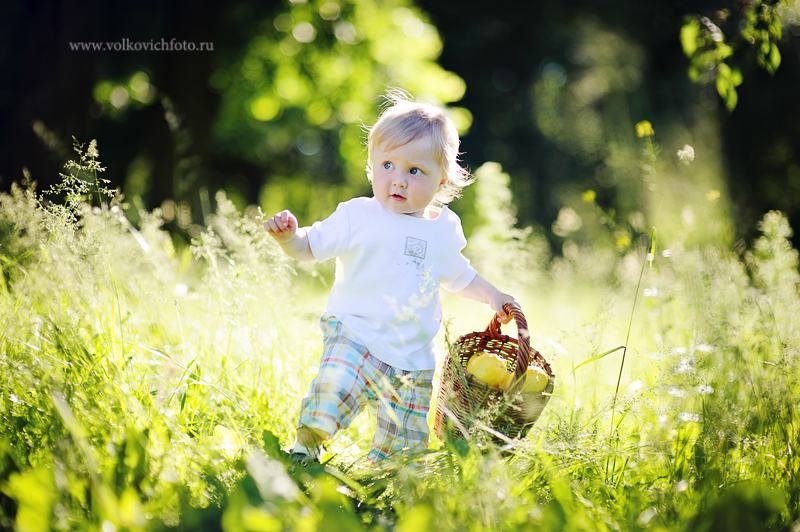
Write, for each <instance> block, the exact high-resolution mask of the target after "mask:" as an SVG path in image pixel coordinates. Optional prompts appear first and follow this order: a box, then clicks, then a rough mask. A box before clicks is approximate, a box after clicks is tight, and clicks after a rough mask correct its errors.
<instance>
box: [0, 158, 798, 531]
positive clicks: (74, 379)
mask: <svg viewBox="0 0 800 532" xmlns="http://www.w3.org/2000/svg"><path fill="white" fill-rule="evenodd" d="M97 167H99V163H97V152H96V149H94V150H93V151H91V153H90V152H88V151H83V150H81V151H80V152H79V157H78V161H76V163H75V165H74V166H73V167H72V168H71V171H70V174H69V176H70V178H69V179H66V180H65V184H66V185H65V187H66V188H62V189H61V190H60V191H59V193H60V194H61V195H62V196H64V195H65V196H66V198H67V201H66V203H63V200H61V199H59V197H56V196H53V195H41V196H39V195H37V194H36V193H35V191H34V189H33V187H32V186H30V185H28V186H14V187H13V189H12V192H11V193H10V194H3V195H0V264H2V278H1V279H2V281H0V321H2V324H1V325H2V328H1V329H0V375H1V376H2V381H1V382H2V385H0V386H1V388H0V389H1V390H2V392H1V393H2V402H1V403H0V404H1V405H2V406H1V407H0V408H1V410H0V432H1V433H2V436H0V527H2V528H3V529H16V530H102V531H103V532H109V531H112V530H162V529H164V530H166V529H178V530H226V531H245V530H248V531H268V530H324V531H328V530H355V529H361V528H363V529H367V530H398V531H407V530H414V531H417V532H419V531H424V530H437V531H445V530H471V531H481V530H487V531H488V530H492V531H494V530H545V531H550V530H553V531H555V530H598V531H601V530H602V531H606V530H640V529H649V530H796V529H797V527H798V526H799V525H798V518H800V485H798V476H799V475H800V461H799V460H798V458H797V448H798V446H800V441H798V440H800V436H798V432H799V431H798V426H799V425H798V423H800V420H799V419H798V413H797V406H798V398H799V397H800V394H798V392H797V389H798V387H797V375H798V374H800V368H798V362H797V358H798V356H797V355H798V352H799V351H800V331H799V330H798V327H800V297H798V286H799V285H800V278H799V277H798V272H797V267H798V257H797V252H796V251H795V250H793V249H792V248H791V245H790V244H789V241H788V237H789V236H790V234H791V233H790V231H791V229H790V228H789V226H788V223H787V222H786V219H785V218H784V217H782V216H781V214H780V213H775V212H773V213H769V214H767V216H766V217H765V218H764V221H763V222H762V224H761V226H760V230H761V231H762V236H761V237H760V238H759V239H758V240H757V241H755V242H754V243H753V245H752V247H751V249H749V250H746V251H745V252H744V253H737V252H735V251H734V250H731V249H724V248H720V247H715V246H708V247H697V246H691V245H689V244H682V242H681V241H673V242H668V243H666V245H667V246H668V248H667V249H666V250H662V251H661V252H660V253H659V254H658V256H657V257H656V260H655V261H654V262H653V266H652V269H650V268H648V269H647V270H645V272H644V276H643V281H642V286H643V287H644V289H643V290H642V293H640V294H637V293H636V282H637V276H636V275H635V274H634V275H631V274H630V271H631V268H633V270H634V271H635V272H636V273H638V266H639V265H641V264H642V261H644V260H645V255H646V251H648V250H649V249H648V248H647V243H646V242H645V241H642V242H640V243H639V244H638V245H637V244H636V243H634V245H632V246H631V247H630V249H629V250H626V251H624V252H619V251H615V250H592V249H588V248H577V249H572V250H571V251H570V252H569V253H565V254H564V256H563V257H558V258H553V259H550V258H549V254H548V253H547V251H546V250H545V249H544V247H543V245H542V244H541V242H542V241H541V239H538V238H537V237H536V236H535V233H531V232H530V231H529V232H520V233H514V234H513V235H511V236H510V237H508V238H505V237H503V230H502V228H500V229H498V227H492V226H490V225H489V224H491V223H492V222H490V221H489V220H492V219H500V220H501V221H502V223H504V224H505V226H504V227H506V228H511V227H512V226H513V221H509V220H512V219H513V212H510V211H509V209H510V207H509V206H510V202H508V201H507V199H508V198H505V196H504V194H506V192H504V189H503V186H504V185H503V179H502V173H501V170H500V169H499V167H487V168H485V169H484V170H482V172H484V173H486V174H487V175H490V177H491V176H494V177H495V182H496V183H495V184H496V185H497V186H495V187H493V188H491V187H489V188H487V190H486V191H485V193H486V194H490V193H491V191H492V190H495V191H497V194H498V196H497V197H496V198H494V200H493V199H492V198H486V203H484V207H483V208H484V209H487V211H486V212H487V213H488V214H487V215H486V216H485V220H484V222H483V225H482V226H479V228H478V229H476V231H478V233H477V235H478V236H477V238H478V240H480V242H481V250H482V251H483V252H484V254H483V257H484V260H485V258H486V257H487V256H492V253H494V252H496V256H501V255H502V257H503V262H502V263H495V264H494V265H492V264H491V262H489V263H487V264H488V268H489V270H490V273H489V274H488V275H490V276H491V277H492V280H493V281H495V282H496V283H497V284H498V285H499V286H501V287H502V288H504V289H506V290H509V291H513V293H514V294H515V295H516V296H517V297H518V299H519V300H520V301H521V303H522V306H523V309H524V310H525V312H526V315H527V316H528V318H529V320H528V321H529V323H530V325H531V332H532V338H531V341H532V344H533V345H534V346H535V347H537V349H539V350H540V351H542V353H543V354H544V355H545V356H546V357H547V358H548V360H549V361H550V362H551V364H552V365H553V367H554V370H555V372H556V374H557V376H558V380H557V387H556V390H555V395H554V397H553V398H552V400H551V402H550V404H549V406H548V408H547V409H546V410H545V413H544V415H543V416H542V418H541V419H540V420H539V421H538V423H537V425H536V426H535V427H534V429H533V430H532V431H531V433H530V434H529V435H528V437H527V438H525V439H523V440H521V441H515V442H513V443H512V444H511V445H505V446H502V447H501V446H497V445H496V444H495V443H493V441H492V438H491V437H490V436H489V435H487V434H486V433H482V432H481V431H477V433H476V434H474V435H473V436H472V437H471V438H470V439H469V440H468V441H464V442H456V443H452V442H451V443H444V442H438V441H433V442H432V444H431V449H430V451H429V452H428V453H427V454H426V455H424V456H418V457H409V458H408V459H407V460H408V462H409V463H404V462H402V461H401V462H394V463H389V464H386V465H385V467H381V468H368V467H366V466H365V465H364V462H363V457H364V455H365V453H366V450H367V447H368V443H369V439H370V436H371V434H370V430H371V426H372V420H370V419H369V417H367V416H363V417H360V418H358V419H357V421H356V423H355V424H354V425H353V426H352V427H351V428H350V429H349V430H347V431H344V433H343V434H341V435H339V436H337V438H335V439H334V440H333V441H332V442H331V444H330V445H329V447H328V455H327V456H326V457H325V459H326V460H330V462H329V463H328V464H327V465H326V466H319V467H311V468H309V469H307V470H302V469H299V468H296V467H293V466H292V465H291V463H290V461H289V460H288V459H287V456H286V455H285V453H283V452H282V451H281V448H285V447H286V446H287V445H288V443H289V441H290V439H291V437H292V435H293V434H292V433H293V424H294V421H295V419H296V414H297V408H298V405H299V398H300V396H301V395H302V394H303V393H304V392H305V390H306V389H307V386H308V383H309V381H310V380H311V378H313V375H314V373H315V371H316V368H315V365H316V364H317V360H318V356H319V354H320V350H321V341H320V338H319V330H318V328H317V318H318V315H319V314H320V313H321V311H322V307H321V301H324V291H323V289H321V288H320V286H321V284H322V283H320V282H319V279H323V281H324V279H325V278H326V276H327V275H328V274H329V272H328V270H325V269H324V268H323V269H321V270H311V271H309V270H304V269H301V270H298V271H295V270H294V269H293V268H294V265H293V264H291V263H289V262H287V260H286V259H285V258H284V256H283V254H282V253H281V252H280V249H279V248H277V246H276V245H275V244H274V243H273V242H272V240H271V239H270V238H269V237H268V236H267V235H266V234H265V232H264V231H263V229H262V228H261V222H260V219H259V216H255V217H252V218H251V217H248V216H243V215H242V214H240V213H239V212H238V211H237V210H236V209H235V207H234V206H233V205H232V204H231V203H230V202H229V201H227V200H226V198H225V197H224V195H222V194H220V195H218V196H217V198H216V205H217V207H216V211H215V213H214V215H213V216H212V217H211V218H210V219H209V223H208V227H207V228H206V229H205V230H204V231H203V232H202V234H201V235H200V236H199V237H197V238H196V239H195V240H194V241H193V242H192V244H191V246H190V247H189V248H187V249H176V248H175V247H174V246H173V244H172V240H171V238H170V236H169V234H167V233H166V232H165V231H164V230H163V229H162V227H161V225H162V221H161V217H160V213H159V212H158V210H156V211H154V212H141V213H139V215H140V218H139V219H140V224H139V226H138V227H136V228H135V227H133V226H132V225H131V224H130V223H129V222H128V220H127V218H126V215H125V209H124V205H121V204H120V202H119V200H116V201H113V198H111V196H113V193H111V191H105V192H103V191H101V181H100V180H99V179H97V174H96V168H97ZM70 179H71V180H70ZM489 179H490V178H487V180H489ZM506 182H507V181H506ZM498 183H499V185H498ZM83 187H85V188H83ZM505 190H506V191H507V188H506V189H505ZM484 196H485V195H484ZM504 198H505V199H504ZM57 205H65V206H66V207H67V208H68V209H69V210H67V211H65V210H63V209H59V208H57V207H56V206H57ZM491 209H494V210H493V211H491V212H489V211H490V210H491ZM495 211H498V212H499V211H502V212H505V214H506V215H507V216H501V217H499V218H498V217H497V216H496V214H497V213H496V212H495ZM65 213H72V215H71V216H67V215H66V214H65ZM526 242H527V243H530V244H535V245H534V246H533V247H531V246H529V245H527V244H526ZM492 246H495V247H492ZM532 250H535V251H532ZM476 262H477V261H476ZM503 264H516V265H517V266H514V267H502V265H503ZM520 264H524V265H525V268H523V269H520V268H519V265H520ZM493 267H494V268H495V269H494V270H492V268H493ZM320 272H322V273H320ZM312 274H313V275H316V277H314V276H313V275H312ZM634 297H640V298H642V299H641V300H640V303H639V305H640V307H639V308H637V311H636V316H635V317H634V322H633V328H632V333H631V338H630V341H628V342H627V345H628V352H627V357H628V359H627V360H626V362H625V365H624V368H623V371H622V372H621V376H620V357H619V355H620V354H621V353H619V352H616V353H612V354H609V355H608V356H605V357H600V358H597V360H595V361H592V362H590V363H588V364H585V365H583V366H581V367H579V368H577V369H576V371H575V372H574V374H573V377H569V378H567V376H568V375H569V374H570V372H571V371H572V369H573V368H576V367H577V366H579V365H580V364H581V363H582V362H584V361H586V360H589V359H591V358H592V357H596V356H597V355H598V354H599V353H602V352H604V351H607V350H608V349H609V348H611V347H614V346H617V345H621V344H623V343H626V342H625V334H626V332H627V325H628V320H629V318H630V303H631V302H632V300H633V298H634ZM445 313H446V314H448V315H449V316H450V317H451V319H452V328H453V330H454V331H456V332H458V333H464V332H468V331H470V330H474V329H477V328H483V327H485V326H486V324H487V323H488V321H489V318H490V317H491V316H490V314H488V311H487V309H486V308H485V307H484V306H481V305H478V304H477V303H476V304H473V303H471V302H464V301H461V300H455V299H453V298H452V297H450V296H448V297H445ZM512 330H513V327H512ZM618 382H619V383H620V384H619V395H618V396H617V397H616V399H615V389H616V387H617V383H618ZM612 420H613V425H612ZM612 429H613V430H612ZM608 464H612V465H611V467H608Z"/></svg>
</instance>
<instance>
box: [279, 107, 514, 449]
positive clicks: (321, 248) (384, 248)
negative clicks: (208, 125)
mask: <svg viewBox="0 0 800 532" xmlns="http://www.w3.org/2000/svg"><path fill="white" fill-rule="evenodd" d="M387 99H388V103H389V104H390V105H389V106H388V107H387V108H386V109H385V110H384V111H383V113H382V114H381V116H380V118H379V120H378V121H377V122H376V123H375V125H374V126H373V127H372V128H371V129H370V131H369V135H368V139H367V150H368V163H367V176H368V178H369V180H370V182H371V183H372V193H373V197H371V198H354V199H351V200H349V201H346V202H344V203H341V204H339V206H338V208H337V209H336V211H335V212H334V213H333V214H332V215H331V216H330V217H328V218H327V219H325V220H323V221H321V222H316V223H314V224H313V225H312V226H311V227H301V228H298V223H297V218H296V217H295V216H294V215H293V214H292V213H291V212H289V211H283V212H280V213H278V214H276V215H274V216H273V217H272V218H270V219H269V220H267V221H266V222H264V227H265V228H266V229H267V231H268V232H269V234H270V235H271V236H272V237H273V238H274V239H275V240H276V241H277V242H278V243H279V244H280V246H281V247H282V248H283V250H284V252H286V254H287V255H289V256H290V257H292V258H294V259H297V260H317V261H320V262H322V261H325V260H327V259H330V258H333V257H335V258H336V279H335V281H334V283H333V287H332V288H331V293H330V296H329V298H328V304H327V307H326V309H325V313H324V314H323V315H322V319H321V322H320V327H321V329H322V332H323V335H324V351H323V355H322V361H321V363H320V369H319V373H318V374H317V376H316V378H315V379H314V380H313V382H312V383H311V388H310V390H309V392H308V394H307V395H306V396H304V397H303V400H302V404H301V411H300V417H299V419H298V422H297V438H296V440H295V443H294V445H293V447H292V457H293V458H294V459H295V460H299V461H307V460H309V459H312V460H316V459H318V457H319V453H320V444H321V443H322V442H323V441H325V440H326V439H328V438H329V437H331V436H332V435H333V434H334V433H335V432H336V431H337V430H339V429H342V428H346V427H347V426H348V425H349V424H350V422H351V421H352V419H353V418H354V417H355V415H356V414H358V413H359V412H360V411H361V410H362V409H363V408H365V407H367V408H369V409H370V411H372V412H374V413H375V414H376V415H377V430H376V433H375V436H374V438H373V440H372V446H371V449H370V451H369V455H368V459H369V460H370V462H371V463H377V462H380V461H382V460H384V459H386V458H387V457H388V456H389V455H391V454H394V453H397V452H398V451H401V450H402V451H411V452H414V451H419V450H423V449H425V448H426V447H427V443H428V421H427V414H428V410H429V408H430V401H431V393H432V380H433V373H434V368H435V365H436V357H435V351H436V346H435V343H434V337H435V336H436V334H437V332H438V331H439V327H440V325H441V321H442V309H441V304H440V301H439V287H440V286H442V287H443V288H444V289H445V290H448V291H450V292H455V293H457V294H458V295H461V296H464V297H467V298H470V299H475V300H478V301H482V302H484V303H486V304H488V305H489V306H490V307H491V308H492V309H493V310H494V311H496V312H497V313H498V314H499V316H500V320H501V322H502V323H508V321H510V319H511V317H510V316H508V315H507V314H506V312H505V311H504V310H503V305H505V304H507V303H516V302H515V301H514V298H513V297H512V296H510V295H509V294H505V293H503V292H501V291H500V290H498V289H497V288H495V287H494V286H493V285H492V284H491V283H489V282H488V281H486V280H485V279H484V278H483V277H481V276H480V275H478V273H477V271H475V268H473V267H472V266H470V264H469V261H468V260H467V259H466V258H465V257H464V256H463V255H462V254H461V250H462V249H464V246H466V244H467V241H466V239H465V238H464V233H463V230H462V229H461V221H460V219H459V218H458V216H457V215H456V214H455V213H453V211H451V210H450V209H448V208H447V206H446V204H447V203H448V202H449V201H451V200H452V199H454V198H456V197H458V196H459V192H460V190H461V189H462V188H463V187H464V186H467V185H469V184H470V182H471V179H472V177H471V176H470V175H469V173H468V172H467V171H466V170H465V169H464V168H462V167H461V165H460V163H459V161H458V146H459V139H458V132H457V131H456V128H455V124H453V122H452V121H451V120H450V119H449V118H447V116H446V115H445V113H444V111H443V110H442V109H440V108H438V107H436V106H433V105H430V104H425V103H416V102H412V101H410V100H409V99H407V97H406V96H405V94H400V93H389V94H388V95H387Z"/></svg>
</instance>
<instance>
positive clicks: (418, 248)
mask: <svg viewBox="0 0 800 532" xmlns="http://www.w3.org/2000/svg"><path fill="white" fill-rule="evenodd" d="M427 250H428V243H427V242H426V241H424V240H420V239H419V238H413V237H410V236H407V237H406V253H405V254H406V255H408V256H409V257H416V258H418V259H424V258H425V252H426V251H427Z"/></svg>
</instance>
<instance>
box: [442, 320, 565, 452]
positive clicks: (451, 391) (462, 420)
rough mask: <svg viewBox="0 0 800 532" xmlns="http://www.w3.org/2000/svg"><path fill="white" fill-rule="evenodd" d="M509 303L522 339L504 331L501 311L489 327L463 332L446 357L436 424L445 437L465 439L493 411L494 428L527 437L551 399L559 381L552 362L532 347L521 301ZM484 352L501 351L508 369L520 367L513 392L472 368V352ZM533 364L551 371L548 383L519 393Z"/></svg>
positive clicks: (512, 369)
mask: <svg viewBox="0 0 800 532" xmlns="http://www.w3.org/2000/svg"><path fill="white" fill-rule="evenodd" d="M504 308H505V311H506V312H507V313H508V314H510V315H511V316H512V317H513V318H514V321H515V322H516V325H517V336H518V339H515V338H511V337H509V336H507V335H505V334H502V333H501V331H500V321H499V319H498V316H497V315H496V314H495V316H494V318H493V319H492V321H491V322H490V323H489V326H488V327H487V328H486V330H485V331H481V332H473V333H469V334H465V335H464V336H462V337H460V338H459V339H458V340H456V341H455V343H454V344H453V345H452V346H451V349H450V350H449V352H448V353H447V355H446V356H445V360H444V368H443V371H442V382H441V387H440V388H439V395H438V398H437V401H436V418H435V420H434V425H433V427H434V430H435V431H436V434H437V435H438V436H439V438H440V439H442V440H447V439H458V438H463V437H465V436H466V435H467V434H469V433H470V432H472V430H473V429H474V425H475V420H476V419H477V418H478V417H479V415H480V414H481V412H489V413H491V414H492V418H493V419H489V420H488V423H489V425H490V427H491V428H492V429H493V430H494V431H496V432H499V433H500V434H502V435H504V436H505V437H507V438H517V437H520V438H522V437H525V435H526V434H527V433H528V430H530V428H531V427H532V426H533V424H534V423H536V420H537V419H539V416H540V415H541V413H542V410H544V407H545V406H546V405H547V402H548V401H549V400H550V395H551V394H552V392H553V384H554V382H555V375H554V374H553V371H552V369H551V368H550V364H548V363H547V361H546V360H545V359H544V357H543V356H542V355H541V354H540V353H539V352H538V351H536V350H535V349H531V346H530V340H529V338H530V333H529V332H528V323H527V322H526V321H525V316H524V315H523V314H522V309H520V308H519V307H518V306H516V305H506V306H505V307H504ZM483 352H488V353H494V354H496V355H498V356H499V357H500V358H501V359H503V361H504V362H505V364H506V369H507V370H508V371H514V372H515V374H516V375H515V378H514V380H515V381H516V383H515V384H514V385H512V386H511V388H509V390H508V391H504V390H503V389H502V388H499V387H495V386H489V385H487V384H486V383H483V382H481V381H479V380H478V379H476V378H475V377H473V376H472V374H470V373H469V372H468V371H467V370H466V367H467V362H468V361H469V359H470V357H471V356H472V355H475V354H477V353H483ZM530 364H536V365H538V366H539V367H541V368H542V369H544V371H545V372H546V373H547V375H548V383H547V386H546V387H545V389H544V390H543V391H542V392H539V393H531V392H526V393H519V388H520V387H521V385H522V379H521V377H522V376H523V375H525V372H526V371H527V370H528V366H529V365H530ZM454 418H455V419H454Z"/></svg>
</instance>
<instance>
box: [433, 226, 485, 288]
mask: <svg viewBox="0 0 800 532" xmlns="http://www.w3.org/2000/svg"><path fill="white" fill-rule="evenodd" d="M454 217H455V215H454ZM454 225H455V227H454V228H453V229H454V232H455V235H454V239H453V241H452V242H453V249H452V252H451V253H449V256H448V257H447V259H446V260H445V268H444V273H443V275H442V277H441V279H440V284H441V286H442V288H444V289H445V290H447V291H448V292H453V293H455V292H460V291H462V290H463V289H465V288H466V287H467V286H469V283H471V282H472V280H473V279H475V276H476V275H478V271H477V270H476V269H475V268H473V267H472V266H470V264H469V259H467V258H466V257H465V256H464V255H463V254H462V253H461V252H462V251H463V249H464V248H465V247H466V245H467V239H466V238H465V237H464V230H463V229H462V228H461V220H459V219H458V218H457V217H455V220H454Z"/></svg>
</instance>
